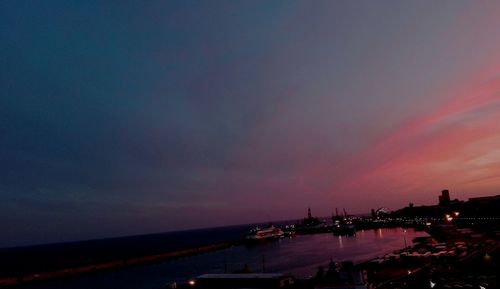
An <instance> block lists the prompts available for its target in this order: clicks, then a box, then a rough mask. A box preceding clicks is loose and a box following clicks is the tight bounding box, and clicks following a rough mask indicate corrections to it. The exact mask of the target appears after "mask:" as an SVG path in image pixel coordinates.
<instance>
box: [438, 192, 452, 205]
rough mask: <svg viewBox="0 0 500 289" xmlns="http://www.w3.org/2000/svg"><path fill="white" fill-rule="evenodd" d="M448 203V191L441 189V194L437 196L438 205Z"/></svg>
mask: <svg viewBox="0 0 500 289" xmlns="http://www.w3.org/2000/svg"><path fill="white" fill-rule="evenodd" d="M449 204H450V191H448V190H442V191H441V196H439V205H440V206H448V205H449Z"/></svg>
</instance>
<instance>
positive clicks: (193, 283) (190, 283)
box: [188, 280, 196, 286]
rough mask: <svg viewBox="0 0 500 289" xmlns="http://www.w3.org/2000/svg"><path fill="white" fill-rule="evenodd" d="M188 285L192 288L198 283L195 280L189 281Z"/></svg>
mask: <svg viewBox="0 0 500 289" xmlns="http://www.w3.org/2000/svg"><path fill="white" fill-rule="evenodd" d="M188 284H189V285H191V286H194V285H196V282H195V281H194V280H189V282H188Z"/></svg>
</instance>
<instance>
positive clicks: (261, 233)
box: [245, 225, 285, 241]
mask: <svg viewBox="0 0 500 289" xmlns="http://www.w3.org/2000/svg"><path fill="white" fill-rule="evenodd" d="M284 236H285V233H284V232H283V230H281V229H280V228H278V227H275V226H273V225H270V226H269V227H266V228H259V227H256V228H254V229H252V230H250V232H248V234H247V235H246V236H245V239H247V240H251V241H259V240H267V239H278V238H283V237H284Z"/></svg>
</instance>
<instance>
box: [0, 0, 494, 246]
mask: <svg viewBox="0 0 500 289" xmlns="http://www.w3.org/2000/svg"><path fill="white" fill-rule="evenodd" d="M0 89H1V95H0V164H1V165H0V220H1V221H0V224H1V228H0V230H1V238H0V247H2V246H15V245H25V244H35V243H46V242H60V241H69V240H80V239H91V238H103V237H112V236H122V235H131V234H142V233H153V232H163V231H171V230H181V229H191V228H200V227H211V226H221V225H230V224H242V223H252V222H261V221H263V222H267V221H272V220H282V219H294V218H301V217H303V216H305V214H306V212H307V207H308V206H310V207H311V208H312V210H313V214H315V215H319V216H325V215H330V214H331V212H332V211H334V210H335V208H336V207H338V208H339V209H341V208H346V210H347V211H348V212H351V213H364V212H369V210H370V209H371V208H378V207H382V206H384V207H387V208H389V209H397V208H400V207H402V206H405V205H407V204H408V203H409V202H413V203H415V205H421V204H435V203H437V195H438V194H439V192H440V191H441V190H442V189H449V190H450V192H451V197H452V198H459V199H467V198H469V197H474V196H482V195H494V194H499V191H500V190H499V186H500V2H495V1H328V0H327V1H313V2H308V1H135V2H132V1H131V2H128V1H66V0H64V1H62V0H61V1H14V0H12V1H10V0H6V1H1V2H0Z"/></svg>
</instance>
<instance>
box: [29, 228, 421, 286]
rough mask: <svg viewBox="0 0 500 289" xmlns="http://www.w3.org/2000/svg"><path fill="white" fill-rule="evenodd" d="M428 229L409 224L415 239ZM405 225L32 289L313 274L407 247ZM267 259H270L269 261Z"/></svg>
mask: <svg viewBox="0 0 500 289" xmlns="http://www.w3.org/2000/svg"><path fill="white" fill-rule="evenodd" d="M426 235H427V234H426V233H425V232H415V231H413V230H407V232H406V238H407V240H408V241H409V242H411V240H412V239H413V238H415V237H418V236H426ZM404 245H405V244H404V235H403V230H402V229H400V228H397V229H378V230H369V231H358V232H357V233H356V236H354V237H345V236H344V237H339V236H333V235H332V234H316V235H305V236H297V237H295V238H291V239H282V240H279V241H275V242H268V243H263V244H259V245H254V246H236V247H232V248H228V249H225V250H219V251H214V252H209V253H206V254H202V255H198V256H191V257H186V258H180V259H176V260H170V261H166V262H162V263H158V264H153V265H145V266H139V267H132V268H127V269H124V270H120V271H115V272H103V273H99V274H94V275H87V276H81V277H75V278H70V279H65V280H56V281H50V282H47V283H43V284H36V285H31V286H28V287H26V288H29V289H48V288H52V289H62V288H75V289H80V288H82V289H83V288H96V289H100V288H103V289H104V288H123V289H128V288H130V289H143V288H144V289H155V288H157V289H159V288H165V287H164V285H165V284H167V283H169V282H173V281H177V282H180V281H185V280H188V279H189V278H192V277H195V276H197V275H200V274H203V273H223V272H224V268H225V267H226V268H227V269H228V272H232V271H235V270H239V269H242V268H243V267H244V265H245V264H248V266H249V267H250V269H252V270H253V271H254V272H260V271H262V268H263V267H264V266H265V268H266V271H267V272H283V273H292V274H294V275H296V276H308V275H313V274H314V273H315V272H316V269H317V267H318V266H322V265H326V264H327V263H328V262H329V260H330V259H332V260H334V261H346V260H352V261H354V262H361V261H365V260H368V259H370V258H373V257H376V256H380V255H383V254H385V253H389V252H392V251H394V250H396V249H400V248H403V247H404ZM263 259H264V260H265V264H263Z"/></svg>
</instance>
